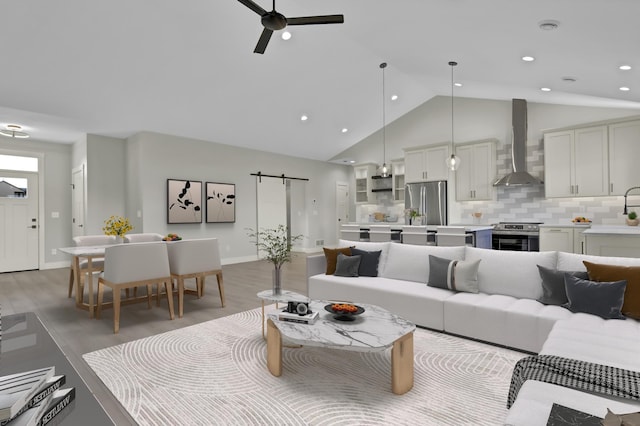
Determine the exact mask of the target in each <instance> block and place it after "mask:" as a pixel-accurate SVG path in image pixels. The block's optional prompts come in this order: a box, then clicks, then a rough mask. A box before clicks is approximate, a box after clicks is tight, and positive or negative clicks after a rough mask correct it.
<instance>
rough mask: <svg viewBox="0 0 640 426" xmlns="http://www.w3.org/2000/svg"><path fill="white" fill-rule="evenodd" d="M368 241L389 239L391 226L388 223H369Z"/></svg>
mask: <svg viewBox="0 0 640 426" xmlns="http://www.w3.org/2000/svg"><path fill="white" fill-rule="evenodd" d="M369 241H372V242H385V241H391V226H390V225H370V226H369Z"/></svg>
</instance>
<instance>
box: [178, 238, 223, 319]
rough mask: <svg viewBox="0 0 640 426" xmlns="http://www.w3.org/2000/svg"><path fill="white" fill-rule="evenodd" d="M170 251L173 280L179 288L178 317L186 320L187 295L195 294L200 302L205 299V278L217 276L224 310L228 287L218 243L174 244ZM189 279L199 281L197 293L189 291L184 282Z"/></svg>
mask: <svg viewBox="0 0 640 426" xmlns="http://www.w3.org/2000/svg"><path fill="white" fill-rule="evenodd" d="M167 249H168V252H169V269H170V271H171V278H172V279H175V280H176V281H177V284H178V317H180V318H182V312H183V306H184V293H189V294H195V295H196V296H198V298H200V297H202V296H203V295H204V281H205V277H206V276H208V275H215V276H216V278H217V280H218V291H219V293H220V302H221V303H222V307H223V308H224V284H223V281H222V266H221V263H220V249H219V247H218V239H217V238H205V239H199V240H182V241H174V242H171V243H167ZM189 278H195V280H196V288H195V290H190V289H185V287H184V280H185V279H189Z"/></svg>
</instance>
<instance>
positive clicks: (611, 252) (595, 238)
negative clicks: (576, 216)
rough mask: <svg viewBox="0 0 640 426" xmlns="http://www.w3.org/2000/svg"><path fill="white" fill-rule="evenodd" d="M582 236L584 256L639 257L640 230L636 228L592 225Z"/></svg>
mask: <svg viewBox="0 0 640 426" xmlns="http://www.w3.org/2000/svg"><path fill="white" fill-rule="evenodd" d="M582 234H583V235H584V238H585V253H586V254H591V255H595V256H619V257H640V228H639V227H637V226H626V225H594V226H592V227H591V228H589V229H586V230H585V231H583V233H582Z"/></svg>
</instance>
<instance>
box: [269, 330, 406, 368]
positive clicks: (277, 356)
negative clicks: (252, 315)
mask: <svg viewBox="0 0 640 426" xmlns="http://www.w3.org/2000/svg"><path fill="white" fill-rule="evenodd" d="M412 358H413V357H412ZM267 368H268V369H269V371H270V372H271V374H273V375H274V376H276V377H280V376H281V375H282V335H281V334H280V330H278V328H277V327H276V326H275V324H274V323H273V321H271V320H270V319H268V320H267ZM412 378H413V371H412Z"/></svg>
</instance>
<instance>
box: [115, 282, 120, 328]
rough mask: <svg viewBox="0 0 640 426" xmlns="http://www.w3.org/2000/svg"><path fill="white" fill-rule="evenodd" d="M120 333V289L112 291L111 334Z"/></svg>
mask: <svg viewBox="0 0 640 426" xmlns="http://www.w3.org/2000/svg"><path fill="white" fill-rule="evenodd" d="M118 331H120V289H117V290H116V289H115V288H114V289H113V334H118Z"/></svg>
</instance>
